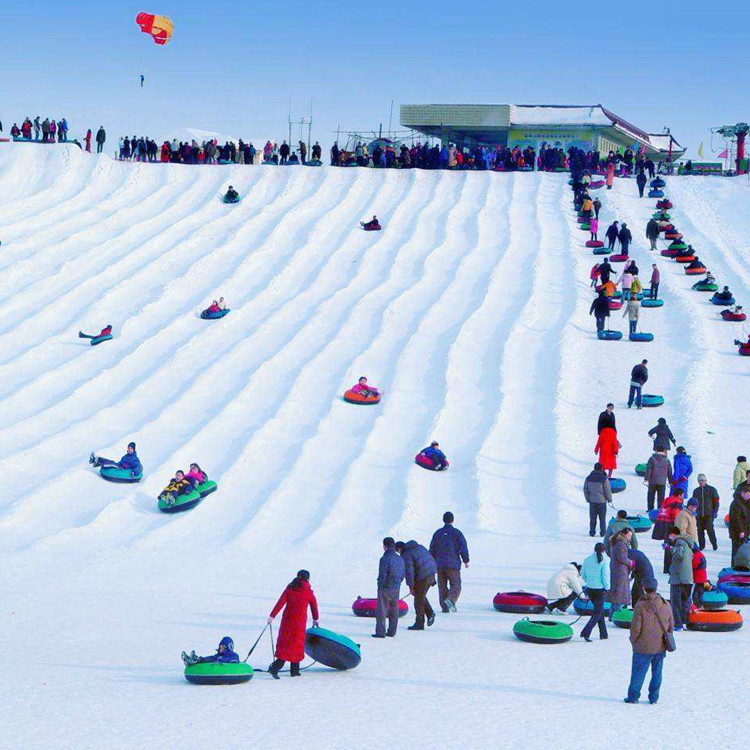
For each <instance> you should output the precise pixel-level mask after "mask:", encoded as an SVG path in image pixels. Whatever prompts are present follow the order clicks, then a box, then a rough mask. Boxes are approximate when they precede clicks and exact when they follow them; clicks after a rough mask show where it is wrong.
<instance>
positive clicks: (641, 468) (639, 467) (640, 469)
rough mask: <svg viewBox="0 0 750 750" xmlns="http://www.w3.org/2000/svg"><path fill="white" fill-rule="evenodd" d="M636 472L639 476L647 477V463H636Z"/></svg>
mask: <svg viewBox="0 0 750 750" xmlns="http://www.w3.org/2000/svg"><path fill="white" fill-rule="evenodd" d="M635 473H636V474H637V475H638V476H639V477H645V476H646V464H636V465H635Z"/></svg>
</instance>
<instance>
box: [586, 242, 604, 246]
mask: <svg viewBox="0 0 750 750" xmlns="http://www.w3.org/2000/svg"><path fill="white" fill-rule="evenodd" d="M586 247H604V243H603V242H602V241H601V240H587V241H586Z"/></svg>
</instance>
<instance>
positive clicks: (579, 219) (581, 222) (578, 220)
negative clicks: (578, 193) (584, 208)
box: [576, 216, 587, 224]
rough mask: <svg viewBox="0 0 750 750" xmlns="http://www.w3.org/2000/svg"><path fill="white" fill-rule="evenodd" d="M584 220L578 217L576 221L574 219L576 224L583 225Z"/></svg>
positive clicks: (584, 218) (583, 217)
mask: <svg viewBox="0 0 750 750" xmlns="http://www.w3.org/2000/svg"><path fill="white" fill-rule="evenodd" d="M586 220H587V219H586V217H585V216H579V217H578V219H576V223H578V224H583V223H584V222H585V221H586Z"/></svg>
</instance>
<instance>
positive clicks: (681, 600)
mask: <svg viewBox="0 0 750 750" xmlns="http://www.w3.org/2000/svg"><path fill="white" fill-rule="evenodd" d="M664 544H665V546H666V545H669V546H670V547H671V548H672V562H671V564H670V566H669V599H670V602H671V604H672V615H673V616H674V629H675V630H682V629H683V627H684V626H685V625H687V621H688V614H689V613H690V592H691V591H692V588H693V546H692V544H691V543H690V542H689V541H688V540H687V539H686V538H685V537H684V536H681V535H680V529H679V528H678V527H677V526H672V528H671V529H670V530H669V536H668V537H667V540H666V541H665V542H664Z"/></svg>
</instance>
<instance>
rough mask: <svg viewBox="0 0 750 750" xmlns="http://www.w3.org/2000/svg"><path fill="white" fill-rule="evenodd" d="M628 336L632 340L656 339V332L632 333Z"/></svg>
mask: <svg viewBox="0 0 750 750" xmlns="http://www.w3.org/2000/svg"><path fill="white" fill-rule="evenodd" d="M628 338H629V339H630V340H631V341H653V340H654V334H653V333H631V334H630V335H629V336H628Z"/></svg>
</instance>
